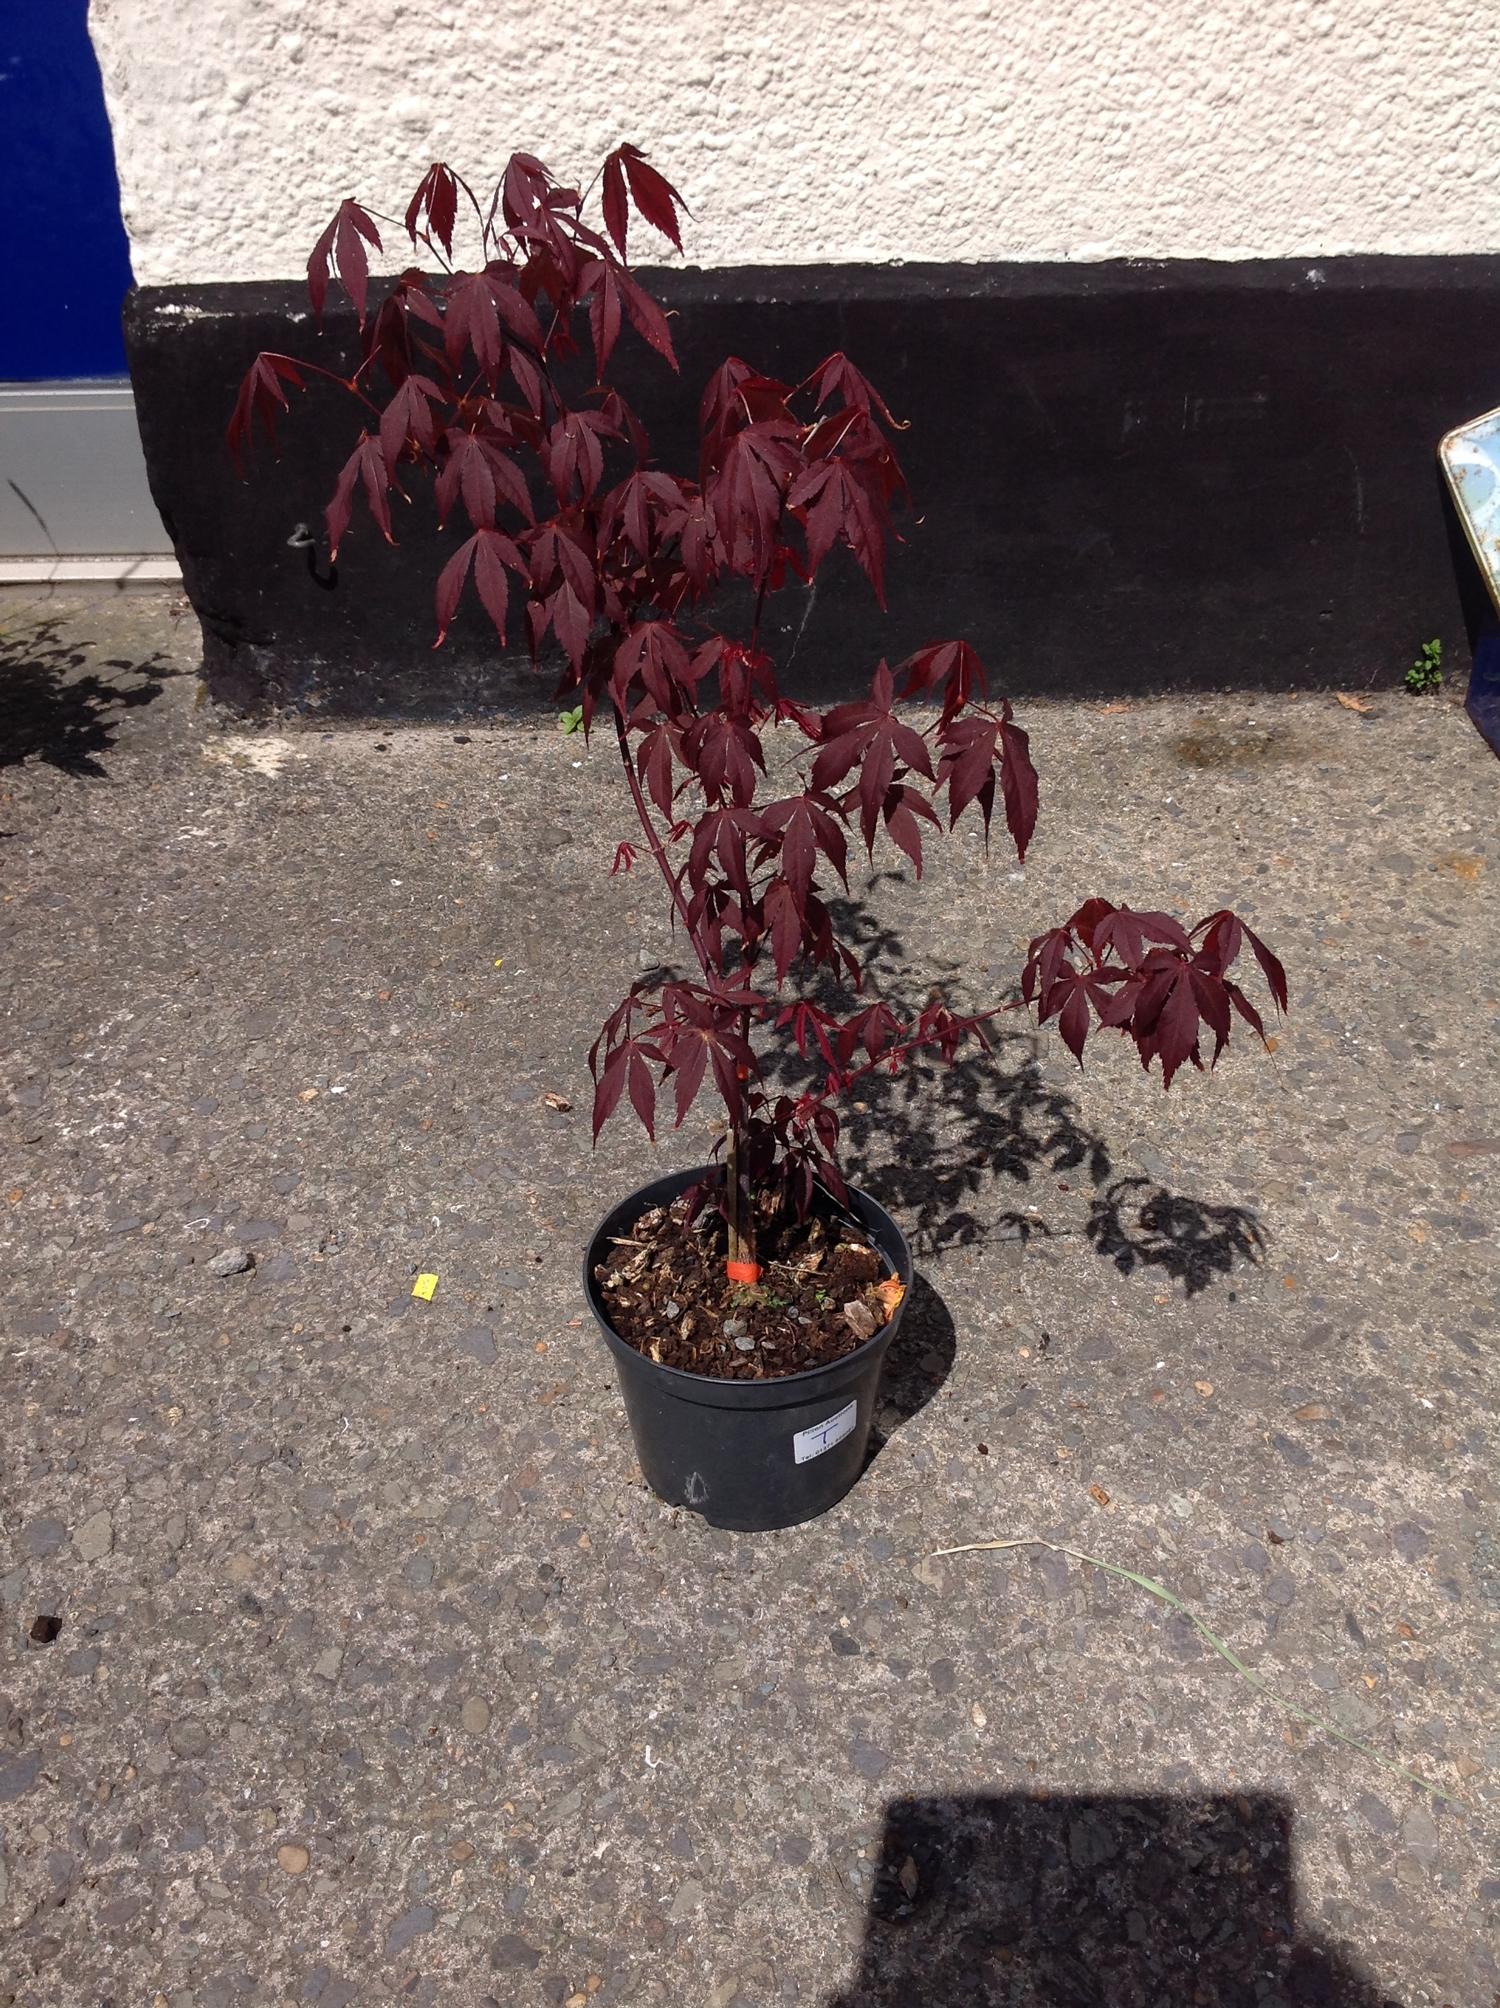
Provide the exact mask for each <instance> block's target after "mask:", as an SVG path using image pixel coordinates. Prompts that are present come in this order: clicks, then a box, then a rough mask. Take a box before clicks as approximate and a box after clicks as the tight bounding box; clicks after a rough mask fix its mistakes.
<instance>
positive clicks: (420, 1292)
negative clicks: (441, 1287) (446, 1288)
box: [411, 1276, 438, 1304]
mask: <svg viewBox="0 0 1500 2008" xmlns="http://www.w3.org/2000/svg"><path fill="white" fill-rule="evenodd" d="M437 1286H438V1279H437V1277H436V1276H419V1277H418V1278H417V1280H416V1282H415V1283H413V1284H412V1286H411V1293H412V1295H413V1296H414V1297H420V1298H421V1299H422V1302H423V1303H424V1304H430V1303H431V1302H432V1293H433V1291H434V1290H436V1288H437Z"/></svg>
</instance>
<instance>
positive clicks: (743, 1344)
mask: <svg viewBox="0 0 1500 2008" xmlns="http://www.w3.org/2000/svg"><path fill="white" fill-rule="evenodd" d="M734 1343H735V1350H736V1351H737V1352H742V1353H753V1352H754V1351H755V1341H754V1339H752V1338H750V1337H749V1336H748V1335H747V1334H746V1333H744V1332H736V1333H735V1335H734Z"/></svg>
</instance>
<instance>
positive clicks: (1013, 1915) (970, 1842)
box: [825, 1794, 1400, 2008]
mask: <svg viewBox="0 0 1500 2008" xmlns="http://www.w3.org/2000/svg"><path fill="white" fill-rule="evenodd" d="M1292 1824H1293V1821H1292V1809H1291V1806H1290V1804H1289V1803H1288V1802H1287V1801H1286V1800H1284V1799H1280V1798H1276V1797H1274V1796H1272V1795H1269V1794H1244V1795H1239V1794H1236V1795H1234V1796H1202V1797H1180V1798H1179V1797H1172V1796H1168V1795H1162V1796H1142V1797H1133V1796H1130V1797H1126V1796H1121V1797H1114V1796H1105V1795H1099V1796H1097V1797H1096V1796H1080V1797H1071V1796H1064V1797H1058V1798H1050V1797H1048V1798H1034V1797H1032V1796H1030V1795H1027V1794H1007V1795H1003V1796H995V1797H988V1796H980V1795H975V1796H972V1797H969V1796H961V1797H960V1796H956V1797H951V1798H949V1797H943V1798H914V1799H900V1800H896V1801H894V1802H893V1803H892V1804H890V1805H889V1806H887V1808H886V1812H885V1824H884V1829H883V1833H882V1837H881V1845H880V1851H879V1856H878V1859H877V1863H876V1868H875V1876H874V1882H873V1886H872V1888H871V1891H870V1897H869V1907H868V1911H867V1915H866V1919H865V1931H864V1940H863V1943H862V1946H861V1949H860V1956H859V1967H858V1971H857V1973H856V1975H855V1978H854V1980H853V1982H852V1984H851V1985H850V1986H849V1987H847V1988H845V1989H842V1990H840V1992H839V1993H837V1994H835V1995H833V1996H831V1997H828V1998H827V2000H826V2003H825V2008H987V2004H994V2008H1001V2004H1004V2008H1154V2004H1157V2003H1173V2004H1177V2003H1184V2004H1185V2003H1188V2002H1193V2003H1198V2004H1201V2008H1257V2004H1274V2008H1293V2004H1312V2003H1320V2004H1323V2008H1400V2004H1399V2003H1397V2002H1394V2001H1393V2000H1392V1998H1391V1997H1390V1996H1388V1995H1386V1994H1385V1993H1383V1992H1382V1991H1381V1990H1380V1989H1378V1988H1377V1987H1376V1986H1375V1985H1374V1984H1373V1983H1372V1982H1371V1981H1370V1980H1369V1979H1368V1978H1367V1976H1366V1975H1365V1974H1364V1973H1362V1972H1361V1971H1360V1969H1359V1968H1358V1966H1357V1965H1356V1964H1354V1963H1353V1962H1352V1961H1351V1960H1350V1959H1349V1958H1348V1957H1347V1956H1346V1955H1345V1954H1344V1953H1343V1952H1342V1951H1340V1950H1338V1949H1336V1948H1335V1947H1333V1946H1331V1945H1329V1944H1327V1943H1325V1942H1323V1941H1322V1940H1321V1939H1320V1938H1319V1937H1318V1936H1317V1935H1316V1934H1312V1933H1309V1932H1307V1931H1306V1930H1304V1929H1303V1928H1302V1927H1301V1925H1300V1923H1299V1919H1298V1915H1297V1903H1296V1883H1295V1878H1294V1875H1293V1869H1292Z"/></svg>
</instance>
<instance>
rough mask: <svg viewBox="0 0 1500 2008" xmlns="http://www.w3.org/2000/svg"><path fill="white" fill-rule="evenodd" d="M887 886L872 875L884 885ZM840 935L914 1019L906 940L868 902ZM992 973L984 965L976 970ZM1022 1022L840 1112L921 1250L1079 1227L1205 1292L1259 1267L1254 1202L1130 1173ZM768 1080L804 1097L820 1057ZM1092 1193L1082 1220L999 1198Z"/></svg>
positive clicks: (945, 964) (837, 997)
mask: <svg viewBox="0 0 1500 2008" xmlns="http://www.w3.org/2000/svg"><path fill="white" fill-rule="evenodd" d="M885 879H897V880H899V874H896V873H879V874H877V875H876V876H875V877H874V878H872V880H871V881H870V888H869V889H870V891H871V892H873V891H874V890H875V889H876V888H877V887H878V886H879V885H880V884H881V883H882V882H883V881H884V880H885ZM831 912H832V914H833V920H834V926H835V929H836V931H837V932H838V933H839V934H840V935H841V936H842V937H843V938H844V939H845V940H847V941H848V942H850V944H851V945H852V946H853V947H854V948H855V949H856V951H857V952H858V954H859V955H860V957H861V960H862V961H863V963H864V966H865V969H866V972H867V975H868V977H869V978H870V979H871V990H872V993H873V994H876V995H879V996H882V997H884V998H885V999H886V1000H887V1001H888V1002H889V1003H890V1004H891V1005H892V1006H893V1008H895V1009H896V1010H897V1011H899V1012H901V1013H903V1014H904V1015H907V1016H915V1014H916V1013H917V1012H918V1011H919V1010H920V1009H921V1008H922V1006H923V1005H924V1004H925V1003H926V1002H927V1000H928V997H929V996H930V995H932V994H933V993H932V991H931V990H930V989H929V988H927V987H926V986H924V987H923V988H922V989H921V990H920V991H919V990H918V989H917V988H916V986H915V985H914V984H913V982H912V977H911V970H910V961H909V958H908V956H907V953H906V950H905V946H904V944H903V942H902V939H901V936H900V933H899V932H898V931H897V930H896V929H895V928H894V927H893V926H892V925H891V924H890V923H889V922H888V921H886V920H883V919H880V918H878V917H877V916H876V915H875V914H873V913H872V912H871V911H870V908H869V906H868V904H866V903H865V901H863V900H850V901H839V902H834V903H831ZM925 968H926V969H927V970H930V971H931V973H932V974H933V975H934V976H935V977H936V978H937V980H938V985H939V987H941V986H942V984H943V983H944V982H953V983H955V984H956V983H957V982H958V981H960V980H967V981H972V979H973V974H974V972H973V971H972V970H965V969H964V968H963V967H962V966H961V965H960V964H958V963H956V962H952V961H942V960H939V961H936V962H933V961H931V960H930V959H928V960H926V962H925ZM981 973H982V974H988V973H989V972H988V971H981ZM814 994H815V996H816V998H817V1001H818V1002H820V1003H822V1004H824V1005H825V1007H826V1008H828V1009H843V1010H844V1011H848V1010H849V1009H850V1008H851V1006H850V1002H849V999H848V997H847V996H846V995H843V994H841V993H839V992H836V991H835V990H834V989H833V988H832V987H831V986H828V987H825V988H824V989H822V990H821V991H820V992H815V993H814ZM1025 1024H1026V1021H1025V1020H1024V1019H1023V1018H1021V1017H1020V1014H1019V1013H1017V1016H1016V1018H1015V1019H1012V1020H1007V1019H1005V1018H1001V1019H996V1020H992V1021H991V1024H990V1025H989V1026H988V1027H987V1036H988V1038H989V1041H990V1050H989V1051H985V1050H984V1049H983V1048H981V1047H979V1046H978V1045H976V1044H972V1043H971V1044H970V1045H969V1046H968V1047H967V1048H966V1049H964V1050H962V1051H961V1052H960V1055H959V1057H958V1058H957V1060H956V1061H955V1062H954V1063H953V1065H951V1066H943V1065H942V1064H940V1063H939V1062H936V1061H922V1060H918V1061H916V1062H915V1063H912V1064H910V1065H908V1066H907V1067H905V1068H903V1069H902V1071H901V1072H900V1073H899V1074H896V1075H890V1074H887V1073H884V1072H881V1071H879V1070H877V1071H875V1072H873V1073H871V1074H869V1075H867V1076H866V1077H865V1078H864V1080H862V1081H861V1082H860V1084H859V1091H858V1094H857V1096H856V1097H855V1099H854V1100H853V1102H852V1103H851V1102H848V1101H846V1102H844V1103H843V1104H841V1114H842V1117H843V1150H844V1155H845V1159H846V1163H847V1167H848V1170H849V1173H850V1175H851V1176H852V1177H853V1178H854V1179H855V1180H856V1182H857V1183H858V1184H859V1185H861V1186H862V1187H863V1188H864V1189H865V1191H867V1192H868V1193H869V1194H870V1195H871V1197H872V1198H875V1199H878V1200H879V1201H880V1203H881V1204H882V1205H883V1206H885V1207H887V1208H888V1209H889V1210H890V1211H891V1212H893V1213H894V1214H896V1216H897V1217H898V1218H899V1219H900V1220H901V1222H902V1224H903V1226H904V1227H905V1229H906V1233H907V1237H908V1239H909V1240H910V1242H911V1244H912V1248H913V1250H914V1252H915V1253H917V1254H920V1255H926V1256H931V1255H936V1254H940V1253H941V1252H943V1251H944V1250H945V1249H949V1248H955V1247H974V1246H979V1245H985V1244H990V1243H995V1242H1019V1243H1020V1244H1021V1245H1022V1246H1023V1247H1024V1246H1025V1245H1026V1244H1027V1243H1028V1242H1030V1241H1032V1240H1033V1239H1037V1238H1043V1239H1051V1238H1052V1237H1054V1236H1056V1235H1060V1234H1066V1233H1079V1232H1081V1233H1082V1234H1083V1235H1084V1236H1085V1237H1086V1238H1087V1240H1088V1241H1089V1242H1090V1244H1091V1245H1092V1246H1093V1248H1094V1249H1095V1250H1096V1252H1097V1253H1098V1254H1099V1255H1100V1256H1102V1257H1103V1258H1104V1259H1105V1260H1107V1261H1109V1262H1112V1263H1113V1264H1114V1266H1115V1267H1116V1268H1117V1269H1119V1270H1120V1271H1121V1272H1122V1273H1125V1274H1128V1273H1130V1272H1131V1271H1132V1270H1134V1269H1136V1268H1157V1269H1161V1270H1164V1271H1165V1273H1166V1274H1167V1276H1168V1277H1169V1278H1170V1279H1171V1280H1172V1281H1173V1282H1175V1283H1179V1284H1180V1285H1181V1286H1182V1289H1183V1291H1184V1293H1185V1294H1186V1295H1188V1296H1195V1295H1197V1294H1198V1292H1200V1291H1201V1290H1204V1289H1207V1288H1208V1287H1209V1286H1210V1285H1211V1284H1212V1283H1213V1282H1214V1281H1215V1280H1216V1279H1219V1278H1223V1277H1227V1276H1230V1275H1231V1274H1232V1273H1233V1271H1234V1268H1235V1266H1236V1265H1237V1264H1239V1263H1259V1262H1260V1261H1262V1260H1263V1258H1264V1254H1265V1249H1266V1235H1265V1231H1264V1228H1263V1227H1262V1225H1261V1223H1260V1221H1259V1219H1258V1218H1257V1217H1256V1216H1255V1214H1253V1213H1252V1212H1250V1211H1249V1210H1248V1209H1247V1208H1245V1207H1240V1206H1231V1205H1221V1204H1216V1203H1214V1202H1211V1201H1207V1200H1202V1199H1196V1198H1193V1197H1191V1196H1190V1195H1188V1194H1186V1193H1182V1192H1177V1191H1174V1190H1172V1189H1171V1188H1170V1187H1169V1186H1167V1185H1165V1184H1162V1183H1160V1182H1159V1181H1157V1180H1154V1179H1147V1178H1140V1177H1134V1176H1130V1175H1126V1174H1123V1173H1122V1172H1121V1170H1120V1168H1119V1167H1118V1166H1117V1164H1116V1162H1115V1156H1114V1152H1113V1150H1112V1148H1111V1145H1110V1143H1109V1141H1108V1140H1107V1139H1106V1138H1105V1137H1104V1136H1103V1135H1101V1134H1100V1132H1099V1131H1097V1130H1095V1129H1093V1128H1091V1127H1090V1125H1089V1124H1088V1123H1087V1122H1085V1121H1084V1119H1083V1116H1082V1113H1081V1111H1080V1109H1079V1107H1078V1104H1077V1103H1076V1102H1075V1101H1074V1100H1073V1098H1072V1096H1071V1095H1069V1094H1068V1093H1067V1092H1066V1090H1064V1089H1062V1088H1060V1087H1058V1086H1056V1085H1055V1084H1054V1083H1053V1082H1051V1081H1049V1080H1048V1079H1047V1078H1046V1076H1045V1075H1044V1074H1043V1072H1042V1068H1041V1065H1040V1061H1039V1057H1038V1056H1039V1052H1040V1041H1039V1039H1038V1037H1037V1035H1036V1034H1035V1032H1033V1031H1031V1030H1030V1029H1022V1027H1023V1026H1025ZM771 1071H772V1074H773V1077H774V1078H775V1079H776V1080H777V1081H778V1082H779V1083H780V1084H781V1085H782V1086H784V1087H786V1088H788V1089H790V1090H792V1091H796V1090H798V1089H802V1088H806V1087H808V1086H811V1085H813V1084H814V1083H815V1082H816V1081H818V1080H819V1079H820V1078H821V1075H822V1067H821V1063H820V1062H819V1061H817V1060H815V1059H811V1058H807V1059H804V1058H803V1057H802V1056H801V1055H799V1054H798V1053H797V1052H796V1050H795V1048H792V1049H790V1050H789V1051H783V1052H782V1053H781V1054H780V1055H778V1056H777V1059H776V1060H775V1062H774V1063H773V1066H772V1069H771ZM1044 1182H1045V1184H1046V1186H1047V1188H1048V1189H1049V1196H1050V1194H1051V1193H1055V1192H1057V1191H1058V1190H1062V1191H1070V1190H1080V1189H1085V1188H1091V1189H1092V1198H1091V1200H1090V1204H1089V1209H1088V1213H1087V1216H1086V1218H1085V1219H1084V1221H1083V1223H1082V1225H1081V1227H1080V1226H1078V1225H1075V1224H1071V1223H1064V1222H1060V1221H1058V1220H1057V1219H1056V1217H1055V1216H1054V1217H1053V1218H1050V1219H1049V1218H1048V1217H1047V1215H1046V1214H1045V1213H1044V1212H1043V1211H1042V1208H1041V1206H1040V1204H1030V1205H1028V1204H1024V1203H1023V1204H1021V1205H1014V1204H1012V1205H1005V1204H1000V1205H997V1204H996V1200H997V1197H1000V1196H1002V1195H1003V1194H1004V1193H1005V1192H1006V1191H1007V1189H1009V1188H1014V1187H1019V1188H1022V1189H1023V1190H1025V1189H1027V1188H1041V1187H1042V1186H1043V1184H1044Z"/></svg>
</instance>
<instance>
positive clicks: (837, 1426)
mask: <svg viewBox="0 0 1500 2008" xmlns="http://www.w3.org/2000/svg"><path fill="white" fill-rule="evenodd" d="M858 1416H859V1403H858V1402H857V1401H851V1402H850V1403H849V1405H848V1407H847V1408H841V1409H840V1410H839V1412H838V1414H837V1415H831V1416H829V1418H828V1420H827V1421H826V1422H815V1423H814V1424H813V1426H812V1428H811V1429H799V1430H798V1431H797V1434H796V1435H795V1436H794V1437H793V1438H792V1449H793V1450H794V1451H795V1452H796V1455H797V1462H798V1463H799V1464H806V1463H807V1462H808V1460H809V1458H813V1457H821V1456H822V1455H823V1452H824V1451H825V1450H832V1448H833V1446H834V1445H835V1444H836V1443H842V1442H843V1440H844V1438H845V1437H846V1436H847V1435H848V1434H849V1433H850V1431H851V1430H852V1429H853V1428H854V1425H855V1422H856V1420H857V1419H858Z"/></svg>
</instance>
